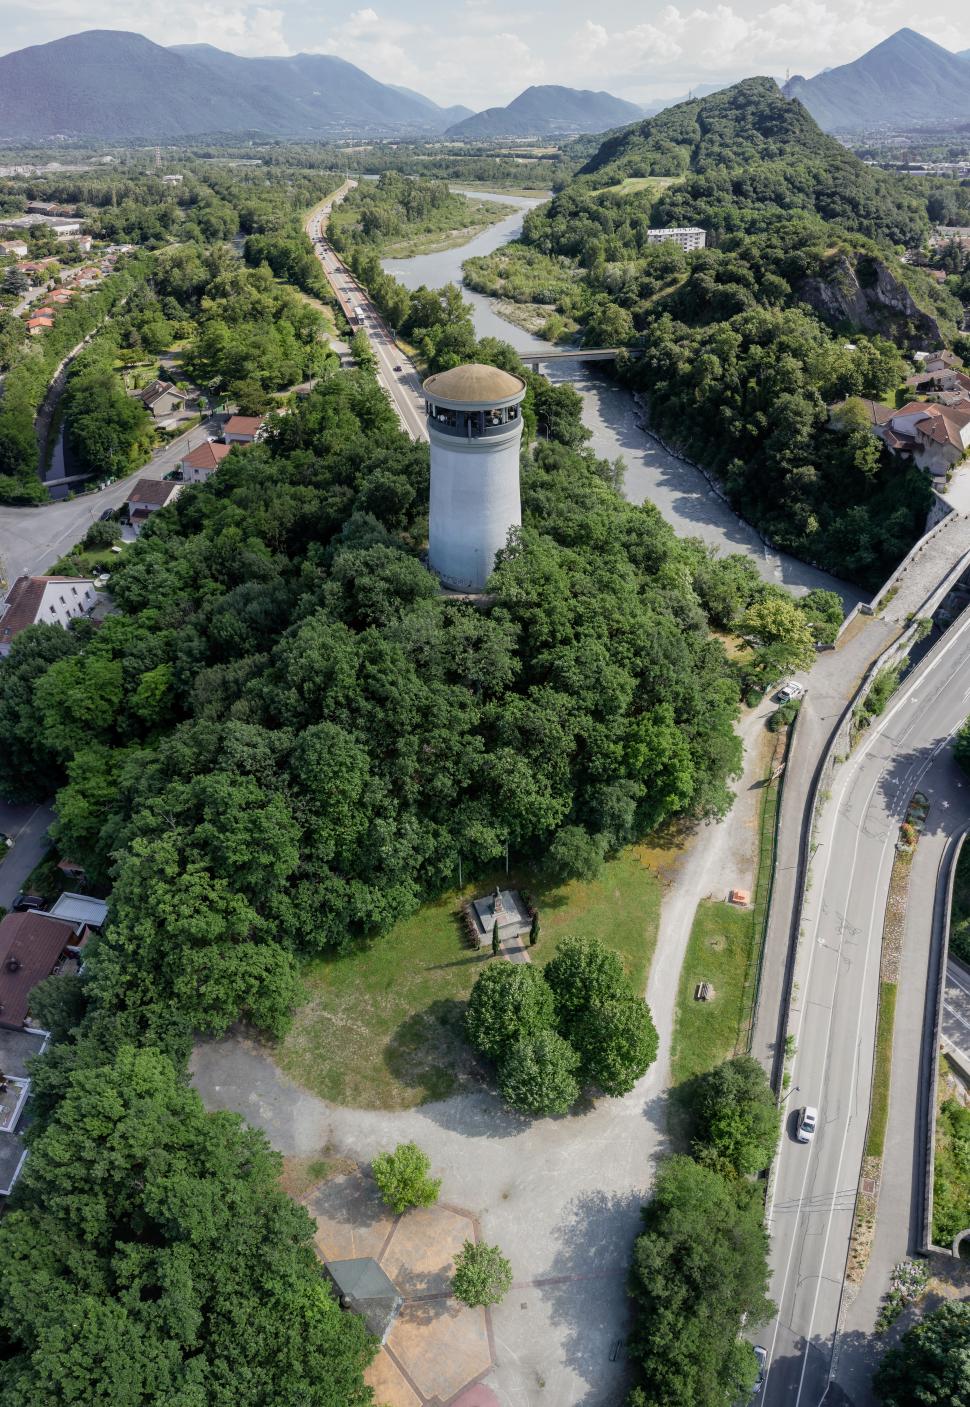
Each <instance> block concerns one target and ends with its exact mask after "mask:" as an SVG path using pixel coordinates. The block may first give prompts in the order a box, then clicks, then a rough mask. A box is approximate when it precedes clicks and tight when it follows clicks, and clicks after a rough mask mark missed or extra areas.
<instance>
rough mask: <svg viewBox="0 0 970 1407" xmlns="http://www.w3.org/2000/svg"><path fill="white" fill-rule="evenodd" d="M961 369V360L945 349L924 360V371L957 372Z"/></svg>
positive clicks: (931, 354)
mask: <svg viewBox="0 0 970 1407" xmlns="http://www.w3.org/2000/svg"><path fill="white" fill-rule="evenodd" d="M959 367H960V358H959V357H957V356H955V355H954V354H953V352H948V351H947V349H946V348H945V347H944V348H943V350H942V351H940V352H930V354H929V356H928V357H924V358H923V370H924V371H955V370H958V369H959Z"/></svg>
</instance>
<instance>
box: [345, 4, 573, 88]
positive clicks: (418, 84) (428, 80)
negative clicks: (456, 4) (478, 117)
mask: <svg viewBox="0 0 970 1407" xmlns="http://www.w3.org/2000/svg"><path fill="white" fill-rule="evenodd" d="M513 18H514V17H513V16H511V15H509V14H506V13H502V14H499V13H497V12H496V11H494V10H491V9H489V10H487V11H486V10H485V8H484V7H479V6H478V5H474V4H468V3H467V0H466V8H465V13H462V12H461V11H458V12H457V13H456V19H457V22H458V23H459V24H460V26H461V28H460V29H458V30H457V31H456V30H455V29H453V28H449V29H447V30H443V29H442V28H441V27H440V26H438V25H431V24H421V25H418V24H412V23H410V22H409V21H406V20H401V19H395V18H392V17H390V16H388V15H386V14H383V13H380V12H378V11H376V10H374V9H372V8H370V7H368V8H367V9H362V10H355V11H353V13H352V14H350V15H349V16H348V17H347V19H346V20H344V21H343V23H342V24H339V25H337V26H336V27H335V28H334V29H333V30H331V32H330V34H329V35H328V36H327V39H326V41H325V42H324V43H323V44H322V45H321V46H320V48H321V49H322V50H323V51H324V52H326V53H331V54H339V55H340V57H341V58H342V59H346V60H348V62H350V63H354V64H357V66H358V67H359V68H362V69H364V71H365V72H366V73H369V74H370V75H371V76H372V77H373V78H377V79H379V80H380V81H381V82H382V83H401V84H403V85H405V86H406V87H409V88H417V89H418V90H419V91H420V92H422V93H426V94H427V96H428V97H430V98H433V99H434V100H435V101H436V102H441V103H448V102H462V103H465V104H466V105H467V106H468V107H476V108H479V107H487V106H494V105H495V104H496V103H501V102H508V101H510V99H512V98H514V97H515V96H516V95H517V94H518V93H520V92H521V91H522V89H523V88H525V87H527V86H528V85H529V84H530V83H536V82H539V81H540V80H541V78H542V76H543V74H544V72H545V65H544V62H543V60H542V59H541V58H538V57H537V56H536V55H535V54H534V53H533V51H532V49H531V48H530V46H529V45H528V44H527V43H526V41H525V40H524V39H523V38H522V37H521V36H520V35H518V34H516V33H513V32H512V30H511V29H510V28H508V27H507V26H508V23H509V20H510V19H513ZM456 60H457V63H458V71H459V73H460V81H459V83H458V84H457V86H456V82H455V72H456Z"/></svg>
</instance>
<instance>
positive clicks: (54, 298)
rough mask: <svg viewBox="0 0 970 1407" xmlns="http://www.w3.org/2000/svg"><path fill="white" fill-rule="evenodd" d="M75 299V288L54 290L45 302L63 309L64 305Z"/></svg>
mask: <svg viewBox="0 0 970 1407" xmlns="http://www.w3.org/2000/svg"><path fill="white" fill-rule="evenodd" d="M76 297H77V289H76V288H55V289H54V290H53V292H52V293H50V294H49V295H48V298H47V301H48V303H56V304H57V305H58V306H59V307H62V308H63V307H64V306H65V304H67V303H70V301H71V299H72V298H76Z"/></svg>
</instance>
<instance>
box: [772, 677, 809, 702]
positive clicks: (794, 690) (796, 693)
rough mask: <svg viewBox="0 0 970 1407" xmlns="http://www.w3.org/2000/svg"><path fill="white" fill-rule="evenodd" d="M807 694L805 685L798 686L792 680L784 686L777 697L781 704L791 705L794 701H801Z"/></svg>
mask: <svg viewBox="0 0 970 1407" xmlns="http://www.w3.org/2000/svg"><path fill="white" fill-rule="evenodd" d="M804 693H805V685H804V684H796V683H795V681H794V679H792V680H791V681H790V682H789V683H788V684H785V685H783V687H782V688H780V689H779V690H778V692H777V694H776V695H775V698H776V700H777V701H778V703H780V704H786V703H791V702H792V701H793V700H794V699H800V698H801V697H802V696H803V694H804Z"/></svg>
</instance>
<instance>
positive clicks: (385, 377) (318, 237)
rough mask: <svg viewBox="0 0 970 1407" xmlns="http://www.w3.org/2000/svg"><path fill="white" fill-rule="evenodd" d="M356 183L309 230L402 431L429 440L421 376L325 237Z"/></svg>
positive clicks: (322, 209)
mask: <svg viewBox="0 0 970 1407" xmlns="http://www.w3.org/2000/svg"><path fill="white" fill-rule="evenodd" d="M356 184H357V183H356V181H347V182H345V183H344V185H343V186H341V187H340V189H339V190H337V191H335V192H334V193H333V195H332V196H331V197H330V198H329V200H326V201H324V203H323V204H322V205H318V206H317V207H316V208H315V209H314V210H313V211H312V212H311V214H310V217H309V219H308V220H307V223H306V232H307V234H308V235H309V236H310V238H311V240H312V241H313V244H314V248H315V250H316V254H317V258H318V259H319V260H320V264H321V266H322V268H323V272H324V273H325V274H326V276H327V282H328V283H329V284H330V287H331V288H332V289H333V291H334V293H335V294H336V295H337V301H338V302H339V303H340V306H341V308H342V309H343V313H344V316H345V317H346V318H347V321H348V322H349V323H350V324H351V326H352V327H355V328H357V327H359V328H360V330H361V331H363V332H366V334H367V337H368V339H369V341H370V345H371V350H372V351H373V353H374V359H375V361H376V362H377V379H378V381H379V382H380V384H381V386H382V387H383V388H384V390H385V391H386V392H387V394H388V396H389V397H390V399H391V403H392V405H393V406H394V409H395V410H396V411H397V417H398V419H399V420H400V422H401V428H402V430H404V431H405V433H406V434H408V435H410V436H411V438H412V440H427V438H428V431H427V427H426V424H425V414H424V395H423V394H422V391H421V378H420V376H419V375H418V373H417V371H416V369H415V366H414V363H413V362H412V361H411V359H410V358H409V357H407V356H405V354H404V353H403V352H402V351H401V350H400V348H399V347H398V346H397V344H396V343H395V341H394V338H393V336H392V335H391V330H390V328H389V327H388V326H387V323H386V322H385V321H384V319H383V318H382V317H381V315H380V313H379V312H378V311H377V308H376V307H375V306H374V304H373V303H372V302H371V300H370V298H369V297H368V296H367V293H366V292H365V290H364V289H363V288H362V287H361V286H360V284H359V283H358V282H357V280H356V279H355V278H354V276H353V274H352V273H351V272H350V270H349V269H348V268H347V266H346V265H345V264H344V263H343V261H342V260H341V259H340V257H339V255H338V254H337V253H336V251H335V250H334V249H333V248H332V246H331V245H330V244H329V243H328V242H327V240H326V239H324V237H323V235H324V231H325V230H326V228H327V220H328V219H329V217H330V211H331V210H332V209H333V207H334V205H335V204H337V203H338V202H339V201H341V200H342V199H343V198H344V196H345V195H346V194H347V193H348V192H349V191H351V190H353V188H354V186H355V185H356ZM358 308H359V309H361V310H362V313H363V323H358V321H357V319H356V318H355V315H354V312H355V309H358Z"/></svg>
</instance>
